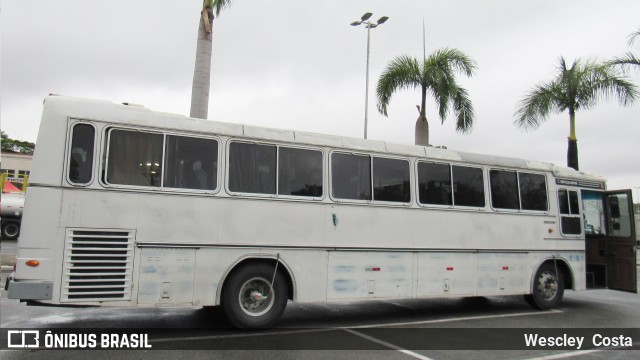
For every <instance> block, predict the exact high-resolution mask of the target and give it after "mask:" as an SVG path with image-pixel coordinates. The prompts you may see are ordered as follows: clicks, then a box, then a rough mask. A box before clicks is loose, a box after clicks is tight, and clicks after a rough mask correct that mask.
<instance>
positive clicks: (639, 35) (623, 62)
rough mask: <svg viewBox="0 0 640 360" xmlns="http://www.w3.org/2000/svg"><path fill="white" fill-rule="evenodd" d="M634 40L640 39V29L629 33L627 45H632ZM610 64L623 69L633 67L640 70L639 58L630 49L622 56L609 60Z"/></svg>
mask: <svg viewBox="0 0 640 360" xmlns="http://www.w3.org/2000/svg"><path fill="white" fill-rule="evenodd" d="M636 40H639V41H640V29H638V31H636V32H634V33H633V34H631V35H630V38H629V46H633V44H634V42H635V41H636ZM611 64H613V65H618V66H620V67H621V68H622V69H623V70H627V69H629V68H633V67H635V69H636V70H640V58H637V57H636V56H635V55H634V54H633V53H632V52H631V51H629V52H627V53H626V54H625V55H624V56H623V57H617V58H615V59H613V60H611Z"/></svg>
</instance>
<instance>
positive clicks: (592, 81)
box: [514, 57, 638, 170]
mask: <svg viewBox="0 0 640 360" xmlns="http://www.w3.org/2000/svg"><path fill="white" fill-rule="evenodd" d="M637 95H638V92H637V91H636V87H635V86H634V85H633V84H632V83H630V82H628V81H627V80H626V79H625V78H623V77H621V76H619V75H618V73H617V72H616V71H615V69H614V68H613V67H612V66H611V65H610V64H606V63H605V64H598V63H596V62H595V61H593V60H588V61H586V62H583V61H582V60H580V59H578V60H576V61H574V62H573V64H571V66H570V67H567V62H566V61H565V59H564V58H562V57H561V58H560V65H559V66H558V68H557V72H556V76H555V78H554V79H553V80H551V81H549V82H546V83H541V84H538V85H537V86H536V87H534V88H533V90H531V92H530V93H529V94H528V95H527V96H526V97H525V98H524V99H523V100H522V101H521V102H520V106H519V108H518V110H517V111H516V117H517V118H516V120H515V121H514V123H515V124H516V125H517V126H519V127H521V128H523V129H536V128H538V127H539V126H540V124H542V123H543V122H545V121H546V120H547V119H548V117H549V114H550V113H561V112H564V111H568V112H569V129H570V130H569V147H568V150H567V166H569V167H572V168H574V169H576V170H578V169H579V166H578V142H577V138H576V112H577V111H579V110H586V109H590V108H592V107H594V106H595V105H597V104H598V102H599V101H600V100H602V99H608V98H609V97H611V96H615V97H617V98H618V100H619V102H620V104H621V105H625V106H626V105H628V104H630V103H632V102H633V100H635V98H636V96H637Z"/></svg>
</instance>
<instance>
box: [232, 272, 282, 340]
mask: <svg viewBox="0 0 640 360" xmlns="http://www.w3.org/2000/svg"><path fill="white" fill-rule="evenodd" d="M274 272H275V276H274ZM287 293H288V289H287V281H286V280H285V278H284V275H282V273H281V272H279V271H277V272H276V268H275V264H273V265H271V264H266V263H257V264H248V265H245V266H243V267H242V268H240V269H238V270H237V271H234V272H233V273H232V274H231V275H230V276H229V279H228V280H227V281H226V284H225V286H224V289H223V292H222V307H223V308H224V312H225V314H226V316H227V318H228V319H229V321H230V322H231V323H232V324H233V325H234V326H235V327H238V328H241V329H251V328H266V327H270V326H272V325H273V324H275V322H276V321H278V319H280V316H281V315H282V313H283V312H284V309H285V307H286V306H287Z"/></svg>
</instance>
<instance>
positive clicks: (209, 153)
mask: <svg viewBox="0 0 640 360" xmlns="http://www.w3.org/2000/svg"><path fill="white" fill-rule="evenodd" d="M217 185H218V141H216V140H213V139H202V138H195V137H186V136H175V135H167V141H166V144H165V165H164V182H163V186H164V187H169V188H180V189H197V190H214V189H216V187H217Z"/></svg>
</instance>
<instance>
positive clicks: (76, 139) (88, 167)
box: [68, 124, 95, 185]
mask: <svg viewBox="0 0 640 360" xmlns="http://www.w3.org/2000/svg"><path fill="white" fill-rule="evenodd" d="M94 142H95V129H94V128H93V126H91V125H88V124H76V125H74V127H73V134H72V135H71V150H70V152H69V174H68V175H69V181H70V182H72V183H74V184H78V185H87V184H89V183H90V182H91V179H92V174H93V148H94Z"/></svg>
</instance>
